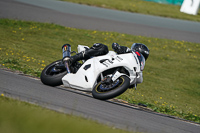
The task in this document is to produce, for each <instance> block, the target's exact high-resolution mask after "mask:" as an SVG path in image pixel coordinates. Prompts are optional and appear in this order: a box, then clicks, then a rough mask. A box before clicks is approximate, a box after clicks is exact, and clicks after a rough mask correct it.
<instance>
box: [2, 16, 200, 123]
mask: <svg viewBox="0 0 200 133" xmlns="http://www.w3.org/2000/svg"><path fill="white" fill-rule="evenodd" d="M0 36H1V39H0V66H1V67H4V68H9V69H13V70H20V71H22V72H24V73H25V74H31V75H33V76H38V77H39V76H40V73H41V71H42V69H43V68H44V67H45V66H46V65H47V64H49V63H51V62H53V61H55V60H58V59H61V58H62V50H61V47H62V45H63V44H64V43H70V44H71V46H72V50H76V48H77V45H78V44H82V45H89V46H92V45H93V43H97V42H100V43H104V44H106V45H108V47H109V50H112V49H111V44H112V43H113V42H118V43H119V44H121V45H124V46H128V47H130V46H131V45H132V43H133V42H139V43H144V44H146V45H147V46H148V47H149V49H150V56H149V58H148V60H147V62H146V66H145V70H144V72H143V74H144V75H143V76H144V82H143V83H142V84H139V85H138V87H137V88H138V90H134V89H129V90H127V91H126V92H125V93H124V94H122V95H121V96H119V97H118V98H120V99H124V100H127V101H128V102H129V103H134V104H138V103H143V104H147V105H148V108H151V109H153V110H155V111H157V112H162V113H166V114H170V115H174V116H178V117H181V118H184V119H188V120H192V121H196V122H200V108H199V105H200V100H199V99H200V89H199V88H200V73H199V71H200V67H199V66H200V58H199V57H200V44H199V43H191V42H185V41H176V40H167V39H158V38H150V37H142V36H133V35H128V34H120V33H116V32H101V31H92V30H81V29H75V28H69V27H63V26H59V25H55V24H47V23H35V22H25V21H16V20H8V19H0Z"/></svg>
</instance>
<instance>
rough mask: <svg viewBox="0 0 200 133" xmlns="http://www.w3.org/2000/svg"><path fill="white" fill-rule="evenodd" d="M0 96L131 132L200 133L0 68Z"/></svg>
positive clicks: (189, 125)
mask: <svg viewBox="0 0 200 133" xmlns="http://www.w3.org/2000/svg"><path fill="white" fill-rule="evenodd" d="M0 75H1V76H0V93H3V94H5V96H9V97H13V98H16V99H20V100H24V101H28V102H32V103H36V104H38V105H41V106H44V107H47V108H50V109H53V110H57V111H61V112H65V113H68V114H73V115H78V116H82V117H85V118H88V119H93V120H96V121H98V122H100V123H104V124H108V125H110V126H114V127H117V128H122V129H126V130H129V131H139V132H148V133H198V132H199V131H200V125H198V124H194V123H189V122H185V121H182V120H178V119H175V118H172V117H170V116H165V115H162V114H156V113H154V112H151V111H148V110H144V109H143V108H140V107H132V106H128V105H125V104H120V103H117V102H112V101H101V100H97V99H94V98H93V97H92V96H91V95H89V94H85V93H82V92H79V91H76V90H72V89H69V88H63V87H49V86H45V85H43V84H42V83H41V82H40V80H39V79H35V78H31V77H26V76H24V75H21V74H19V73H13V72H10V71H5V70H2V69H0Z"/></svg>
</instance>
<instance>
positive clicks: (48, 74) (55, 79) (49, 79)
mask: <svg viewBox="0 0 200 133" xmlns="http://www.w3.org/2000/svg"><path fill="white" fill-rule="evenodd" d="M59 63H60V64H62V60H57V61H54V62H53V63H51V64H49V65H48V66H46V67H45V68H44V70H43V71H42V73H41V76H40V79H41V81H42V83H43V84H45V85H49V86H59V85H62V84H63V83H62V78H63V77H64V76H65V75H66V74H67V71H66V70H63V69H56V71H52V69H54V68H55V65H56V64H59Z"/></svg>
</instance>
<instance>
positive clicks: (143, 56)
mask: <svg viewBox="0 0 200 133" xmlns="http://www.w3.org/2000/svg"><path fill="white" fill-rule="evenodd" d="M112 48H113V50H114V51H115V52H116V53H117V54H125V53H132V52H134V53H135V54H136V55H137V57H138V60H139V61H140V66H141V72H140V73H138V75H139V76H138V77H139V78H137V81H136V83H142V82H143V76H142V71H143V69H144V66H145V61H146V60H147V58H148V56H149V49H148V47H147V46H146V45H144V44H142V43H133V45H132V46H131V49H129V48H128V47H125V46H120V45H119V44H118V43H113V44H112ZM107 53H108V47H107V46H106V45H104V44H102V43H95V44H94V45H93V46H92V47H91V48H87V49H86V50H85V51H82V52H80V53H78V54H76V55H74V56H71V57H66V58H63V61H69V62H70V64H73V63H74V62H76V61H79V60H87V59H89V58H91V57H94V56H100V55H105V54H107Z"/></svg>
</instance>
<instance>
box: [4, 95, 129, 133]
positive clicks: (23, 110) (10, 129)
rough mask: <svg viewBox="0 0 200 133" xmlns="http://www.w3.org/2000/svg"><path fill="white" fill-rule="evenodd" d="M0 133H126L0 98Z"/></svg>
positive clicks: (71, 116)
mask: <svg viewBox="0 0 200 133" xmlns="http://www.w3.org/2000/svg"><path fill="white" fill-rule="evenodd" d="M0 109H1V111H0V132H1V133H64V132H68V133H94V132H96V133H128V132H127V131H123V130H119V129H115V128H114V127H108V126H105V125H102V124H99V123H97V122H94V121H92V120H86V119H84V118H81V117H76V116H73V115H66V114H63V113H58V112H55V111H51V110H48V109H45V108H42V107H40V106H37V105H32V104H29V103H26V102H20V101H17V100H13V99H10V98H6V97H3V96H0Z"/></svg>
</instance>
